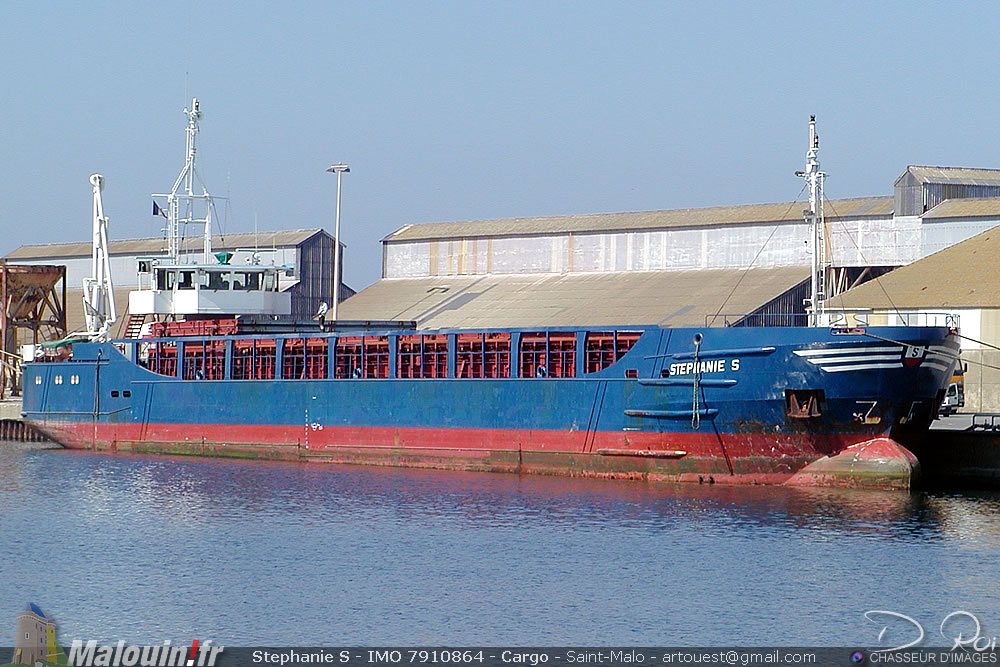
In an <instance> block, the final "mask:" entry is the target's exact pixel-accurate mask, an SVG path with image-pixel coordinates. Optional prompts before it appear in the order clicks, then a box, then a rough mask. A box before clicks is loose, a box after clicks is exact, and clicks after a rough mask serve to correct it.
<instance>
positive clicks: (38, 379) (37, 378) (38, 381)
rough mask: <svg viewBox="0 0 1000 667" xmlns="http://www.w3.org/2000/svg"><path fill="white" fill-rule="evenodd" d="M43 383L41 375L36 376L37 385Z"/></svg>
mask: <svg viewBox="0 0 1000 667" xmlns="http://www.w3.org/2000/svg"><path fill="white" fill-rule="evenodd" d="M41 383H42V376H41V375H36V376H35V384H41Z"/></svg>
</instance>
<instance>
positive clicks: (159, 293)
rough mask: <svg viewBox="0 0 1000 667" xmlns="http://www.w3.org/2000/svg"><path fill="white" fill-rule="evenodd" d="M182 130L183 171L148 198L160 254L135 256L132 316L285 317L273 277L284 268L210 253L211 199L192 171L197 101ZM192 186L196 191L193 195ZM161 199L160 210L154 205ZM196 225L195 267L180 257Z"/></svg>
mask: <svg viewBox="0 0 1000 667" xmlns="http://www.w3.org/2000/svg"><path fill="white" fill-rule="evenodd" d="M184 113H185V115H186V116H187V119H188V122H187V129H186V130H185V137H186V141H185V157H184V167H183V168H182V169H181V172H180V174H178V176H177V179H176V180H175V181H174V186H173V188H172V189H171V190H170V192H169V193H167V194H154V195H153V197H154V199H153V213H154V215H163V216H164V217H166V219H167V224H166V227H165V230H164V231H165V233H166V245H167V247H166V255H165V256H159V257H139V258H138V260H137V271H138V275H139V289H138V290H136V291H133V292H130V293H129V300H128V303H129V312H130V313H131V314H133V315H175V316H176V315H180V316H191V315H202V316H225V315H230V316H231V315H288V314H290V313H291V295H290V294H288V293H287V292H281V291H279V289H280V288H279V284H278V278H279V274H281V273H286V272H288V271H289V269H288V268H286V267H279V266H274V265H264V264H261V263H260V253H254V254H253V255H252V259H251V260H250V263H248V264H245V265H232V264H230V263H229V262H230V260H231V258H232V255H233V254H232V253H219V254H218V255H214V256H213V254H212V220H213V211H214V203H213V202H214V199H213V197H212V195H210V194H209V192H208V189H207V188H206V187H205V185H204V183H203V182H202V180H201V176H200V175H199V174H198V170H197V168H196V167H195V156H196V153H197V150H196V147H195V140H196V138H197V135H198V122H199V121H200V120H201V118H202V112H201V106H200V104H199V103H198V99H197V98H195V99H193V100H191V108H190V109H184ZM196 188H198V189H200V192H196ZM156 197H160V198H166V206H165V207H161V206H160V205H159V204H158V203H156V199H155V198H156ZM188 225H196V226H201V228H202V229H201V231H202V238H203V243H202V251H203V257H202V261H201V262H200V263H191V262H185V259H187V257H186V256H183V255H182V247H183V238H184V230H185V229H186V228H187V226H188Z"/></svg>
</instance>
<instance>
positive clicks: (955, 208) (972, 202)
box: [921, 197, 1000, 220]
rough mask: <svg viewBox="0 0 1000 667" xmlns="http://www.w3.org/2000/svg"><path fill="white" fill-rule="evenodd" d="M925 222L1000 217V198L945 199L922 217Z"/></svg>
mask: <svg viewBox="0 0 1000 667" xmlns="http://www.w3.org/2000/svg"><path fill="white" fill-rule="evenodd" d="M921 217H922V218H923V219H924V220H935V219H939V218H977V217H982V218H990V217H1000V197H970V198H968V199H945V200H944V201H943V202H941V203H940V204H938V205H937V206H935V207H934V208H932V209H931V210H929V211H927V212H926V213H924V214H923V215H922V216H921Z"/></svg>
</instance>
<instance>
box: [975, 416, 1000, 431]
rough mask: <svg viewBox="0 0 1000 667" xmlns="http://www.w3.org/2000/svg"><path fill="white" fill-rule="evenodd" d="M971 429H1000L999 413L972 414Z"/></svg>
mask: <svg viewBox="0 0 1000 667" xmlns="http://www.w3.org/2000/svg"><path fill="white" fill-rule="evenodd" d="M971 429H972V430H973V431H1000V415H995V414H981V413H976V414H974V415H972V426H971Z"/></svg>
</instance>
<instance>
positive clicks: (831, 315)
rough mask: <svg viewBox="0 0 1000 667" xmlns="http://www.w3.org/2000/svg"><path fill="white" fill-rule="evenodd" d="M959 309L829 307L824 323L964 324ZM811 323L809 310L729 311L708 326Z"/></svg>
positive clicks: (708, 318)
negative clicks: (911, 310)
mask: <svg viewBox="0 0 1000 667" xmlns="http://www.w3.org/2000/svg"><path fill="white" fill-rule="evenodd" d="M960 324H961V317H960V316H959V315H958V313H949V312H943V311H937V312H935V311H919V312H916V311H915V312H900V311H896V310H875V309H858V308H852V309H849V310H848V309H845V310H834V309H827V310H826V312H824V313H823V315H822V317H821V322H820V326H823V327H867V326H890V327H897V326H902V327H931V326H937V327H948V328H949V329H958V328H960ZM809 325H810V314H809V313H726V314H719V315H706V316H705V326H709V327H711V326H722V327H805V326H809Z"/></svg>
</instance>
